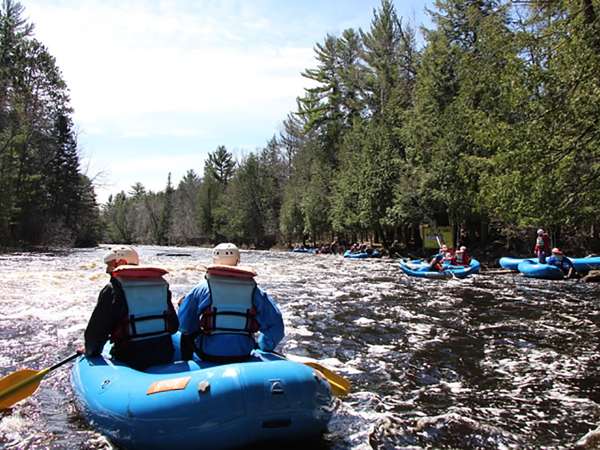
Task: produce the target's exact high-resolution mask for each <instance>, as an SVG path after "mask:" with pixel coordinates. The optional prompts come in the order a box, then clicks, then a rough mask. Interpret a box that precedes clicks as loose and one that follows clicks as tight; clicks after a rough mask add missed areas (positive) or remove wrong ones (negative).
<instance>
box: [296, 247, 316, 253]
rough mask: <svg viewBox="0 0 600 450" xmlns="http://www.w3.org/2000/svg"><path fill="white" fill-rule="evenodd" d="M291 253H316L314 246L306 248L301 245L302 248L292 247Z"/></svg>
mask: <svg viewBox="0 0 600 450" xmlns="http://www.w3.org/2000/svg"><path fill="white" fill-rule="evenodd" d="M291 252H292V253H317V249H316V248H306V247H302V248H293V249H292V250H291Z"/></svg>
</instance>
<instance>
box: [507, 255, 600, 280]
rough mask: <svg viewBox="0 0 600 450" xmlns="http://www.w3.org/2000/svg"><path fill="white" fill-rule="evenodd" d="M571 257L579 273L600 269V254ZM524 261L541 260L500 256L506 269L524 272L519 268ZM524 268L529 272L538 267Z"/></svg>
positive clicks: (534, 262)
mask: <svg viewBox="0 0 600 450" xmlns="http://www.w3.org/2000/svg"><path fill="white" fill-rule="evenodd" d="M569 259H570V260H571V262H572V263H573V267H574V268H575V271H576V272H578V273H587V272H589V271H590V270H600V256H586V257H585V258H569ZM524 261H529V262H530V263H533V264H539V260H538V259H537V258H511V257H507V256H505V257H502V258H500V261H499V262H500V266H501V267H503V268H504V269H509V270H515V271H516V270H518V271H519V272H522V270H521V269H520V268H519V264H520V263H522V262H524ZM541 265H547V264H541ZM523 268H524V270H525V271H527V272H529V273H536V272H537V269H536V270H534V268H532V267H529V266H528V265H526V264H524V265H523ZM539 270H542V268H540V269H539ZM550 272H551V271H550ZM523 273H524V272H523ZM551 279H556V278H551Z"/></svg>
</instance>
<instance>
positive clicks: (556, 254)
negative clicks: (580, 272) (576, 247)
mask: <svg viewBox="0 0 600 450" xmlns="http://www.w3.org/2000/svg"><path fill="white" fill-rule="evenodd" d="M546 263H547V264H550V265H551V266H556V267H558V268H559V269H560V270H562V271H563V273H564V274H565V277H566V278H571V277H573V275H574V274H575V273H576V272H575V267H573V263H572V262H571V260H570V259H569V258H567V257H566V256H565V255H564V254H563V252H562V251H561V249H560V248H557V247H554V248H553V249H552V256H550V258H548V260H547V261H546Z"/></svg>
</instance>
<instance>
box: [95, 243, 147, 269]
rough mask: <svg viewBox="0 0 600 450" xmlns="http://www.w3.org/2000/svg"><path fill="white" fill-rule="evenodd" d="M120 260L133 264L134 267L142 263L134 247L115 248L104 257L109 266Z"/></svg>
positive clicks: (122, 246)
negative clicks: (110, 263)
mask: <svg viewBox="0 0 600 450" xmlns="http://www.w3.org/2000/svg"><path fill="white" fill-rule="evenodd" d="M120 260H125V261H126V262H127V264H133V265H134V266H137V265H138V264H139V263H140V258H139V256H138V254H137V252H136V251H135V250H134V249H133V248H132V247H128V246H125V245H121V246H118V247H113V248H111V249H110V251H109V252H108V253H107V254H106V255H104V263H105V264H108V263H109V262H111V261H120Z"/></svg>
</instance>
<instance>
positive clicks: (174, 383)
mask: <svg viewBox="0 0 600 450" xmlns="http://www.w3.org/2000/svg"><path fill="white" fill-rule="evenodd" d="M191 379H192V377H181V378H171V379H170V380H160V381H155V382H154V383H152V384H151V385H150V387H149V388H148V390H147V391H146V395H150V394H156V393H157V392H166V391H180V390H182V389H185V387H186V386H187V385H188V383H189V382H190V380H191Z"/></svg>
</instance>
